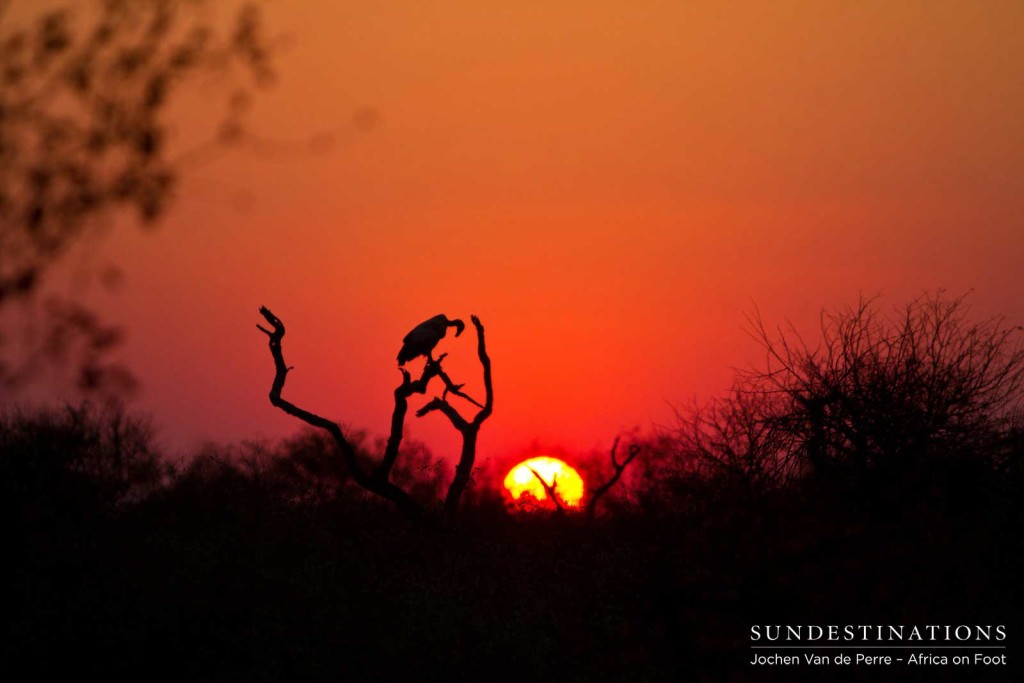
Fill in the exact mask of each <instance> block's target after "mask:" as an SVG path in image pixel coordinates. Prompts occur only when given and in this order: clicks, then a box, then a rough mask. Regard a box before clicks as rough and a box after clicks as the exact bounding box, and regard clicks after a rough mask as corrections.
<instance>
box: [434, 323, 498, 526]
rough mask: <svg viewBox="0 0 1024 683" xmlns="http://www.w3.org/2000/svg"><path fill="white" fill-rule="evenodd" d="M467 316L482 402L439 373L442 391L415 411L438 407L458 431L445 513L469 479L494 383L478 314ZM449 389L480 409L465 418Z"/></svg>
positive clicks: (452, 507) (452, 510)
mask: <svg viewBox="0 0 1024 683" xmlns="http://www.w3.org/2000/svg"><path fill="white" fill-rule="evenodd" d="M470 320H472V322H473V326H474V327H475V328H476V337H477V356H478V357H479V359H480V365H481V366H482V367H483V370H484V392H485V397H484V404H483V405H482V406H480V404H479V403H477V402H476V401H473V400H472V399H470V398H469V397H468V396H466V395H465V394H463V393H462V392H461V388H462V386H463V385H461V384H459V385H456V384H453V383H452V382H451V379H450V378H448V376H447V375H443V376H442V380H443V381H444V383H445V393H444V395H442V396H440V397H435V398H434V399H432V400H431V401H430V402H428V403H427V404H426V405H425V406H423V407H422V408H420V409H419V410H418V411H417V412H416V416H417V417H423V416H424V415H426V414H428V413H431V412H434V411H440V412H441V413H444V415H445V416H447V417H448V419H449V420H450V421H451V423H452V426H454V427H455V429H457V430H458V431H459V433H460V434H462V454H461V456H460V458H459V464H458V465H457V466H456V468H455V476H454V477H453V478H452V483H451V484H450V485H449V486H448V494H447V495H446V496H445V500H444V509H445V513H447V514H448V515H454V514H455V511H456V510H457V509H458V507H459V500H460V499H461V497H462V494H463V492H464V491H465V490H466V486H468V485H469V480H470V478H471V477H472V474H473V464H474V462H476V438H477V434H478V433H479V431H480V425H482V424H483V423H484V420H486V419H487V418H488V417H490V416H491V413H492V412H493V410H494V387H493V385H492V383H491V359H490V357H489V356H488V355H487V344H486V342H485V340H484V326H483V324H482V323H481V322H480V318H478V317H477V316H475V315H474V316H471V317H470ZM449 393H453V394H455V395H457V396H462V397H463V398H466V399H469V400H470V401H471V402H472V403H474V404H475V405H477V406H480V410H479V411H478V412H477V414H476V415H475V416H474V417H473V418H472V419H470V420H467V419H466V418H465V417H463V416H462V415H461V414H460V413H459V411H458V410H456V409H455V407H454V406H453V405H452V404H450V403H449V402H448V401H447V395H448V394H449Z"/></svg>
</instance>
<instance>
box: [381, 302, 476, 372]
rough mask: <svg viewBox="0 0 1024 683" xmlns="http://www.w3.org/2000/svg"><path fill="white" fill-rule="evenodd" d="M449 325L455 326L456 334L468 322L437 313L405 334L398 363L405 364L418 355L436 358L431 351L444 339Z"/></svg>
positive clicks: (458, 333) (460, 331)
mask: <svg viewBox="0 0 1024 683" xmlns="http://www.w3.org/2000/svg"><path fill="white" fill-rule="evenodd" d="M449 327H454V328H455V336H456V337H458V336H459V335H460V334H462V330H463V329H465V327H466V324H465V323H463V322H462V321H461V320H449V319H448V316H446V315H444V314H443V313H442V314H441V315H435V316H434V317H433V318H431V319H430V320H425V321H423V322H421V323H420V324H419V325H417V326H416V327H414V328H413V330H412V332H410V333H409V334H407V335H405V339H403V340H402V350H401V351H399V352H398V364H399V365H405V364H406V363H408V362H409V361H411V360H412V359H413V358H416V357H417V356H426V357H427V358H429V359H430V360H434V356H433V355H431V352H432V351H433V350H434V347H435V346H437V342H439V341H441V340H442V339H444V336H445V334H447V332H448V328H449Z"/></svg>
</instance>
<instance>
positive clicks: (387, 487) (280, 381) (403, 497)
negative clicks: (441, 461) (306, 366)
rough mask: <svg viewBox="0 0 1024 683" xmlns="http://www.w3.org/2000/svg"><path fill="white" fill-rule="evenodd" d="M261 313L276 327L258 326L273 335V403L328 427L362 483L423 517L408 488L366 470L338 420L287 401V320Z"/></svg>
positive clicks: (305, 419)
mask: <svg viewBox="0 0 1024 683" xmlns="http://www.w3.org/2000/svg"><path fill="white" fill-rule="evenodd" d="M260 314H261V315H262V316H263V317H264V318H265V319H266V321H267V322H268V323H269V324H270V327H271V328H272V330H270V329H267V328H265V327H263V326H262V325H257V327H259V329H260V330H261V331H262V332H263V333H264V334H266V335H267V337H269V339H270V354H271V356H272V357H273V358H274V381H273V383H272V384H271V387H270V403H271V404H272V405H274V406H275V407H277V408H280V409H281V410H283V411H284V412H286V413H288V414H289V415H291V416H292V417H296V418H298V419H300V420H302V421H303V422H305V423H306V424H308V425H312V426H313V427H317V428H318V429H323V430H325V431H326V432H327V433H328V434H330V435H331V438H332V439H334V443H335V444H337V446H338V449H339V450H340V451H341V455H342V457H343V458H344V459H345V464H346V466H347V467H348V470H349V473H350V474H351V475H352V478H353V480H355V482H356V483H357V484H358V485H359V486H361V487H363V488H364V489H366V490H367V491H371V492H373V493H375V494H377V495H379V496H381V497H382V498H385V499H387V500H389V501H391V502H392V503H394V504H395V506H396V507H397V508H398V509H399V510H401V511H402V512H404V513H406V514H408V515H410V516H412V517H419V516H420V515H421V514H422V512H423V510H422V507H421V506H420V505H419V503H417V502H416V501H415V500H414V499H413V498H412V497H411V496H410V495H409V494H408V493H407V492H406V491H404V490H403V489H401V488H399V487H398V486H395V485H394V484H392V483H391V482H389V481H387V479H386V478H379V477H376V476H372V475H370V474H368V473H367V472H366V471H364V470H363V467H362V464H361V463H360V462H359V458H358V457H357V456H356V450H355V448H354V447H353V446H352V444H351V443H350V442H349V441H348V439H346V438H345V434H344V432H343V431H342V429H341V426H340V425H338V423H336V422H333V421H331V420H328V419H327V418H325V417H321V416H320V415H317V414H316V413H313V412H310V411H308V410H305V409H303V408H299V407H298V406H296V405H295V404H294V403H291V402H290V401H287V400H285V399H284V398H283V397H282V396H281V391H282V390H283V389H284V383H285V378H286V377H287V375H288V370H289V368H288V366H287V365H286V364H285V362H284V354H283V353H282V350H281V339H282V338H283V337H284V331H285V330H284V323H282V322H281V320H280V318H278V317H277V316H275V315H274V314H273V313H271V312H270V309H268V308H267V307H266V306H263V307H261V308H260ZM403 384H404V382H403Z"/></svg>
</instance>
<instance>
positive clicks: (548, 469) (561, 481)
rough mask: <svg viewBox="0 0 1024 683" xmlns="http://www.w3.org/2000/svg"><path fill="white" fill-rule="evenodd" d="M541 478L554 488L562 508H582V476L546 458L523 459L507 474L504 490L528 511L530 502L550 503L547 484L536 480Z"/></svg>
mask: <svg viewBox="0 0 1024 683" xmlns="http://www.w3.org/2000/svg"><path fill="white" fill-rule="evenodd" d="M534 472H536V474H534ZM538 476H540V478H541V479H543V480H544V483H545V484H547V485H548V486H549V487H551V488H553V489H554V492H555V495H556V496H558V500H559V501H560V502H561V503H562V506H563V507H567V508H578V507H580V503H581V502H582V501H583V477H581V476H580V473H579V472H577V471H576V470H575V469H574V468H573V467H571V466H570V465H568V464H566V463H565V462H563V461H561V460H559V459H558V458H549V457H547V456H539V457H536V458H530V459H529V460H524V461H523V462H521V463H519V464H518V465H516V466H515V467H513V468H512V469H511V470H509V472H508V474H506V475H505V481H504V485H505V490H506V491H508V493H509V495H510V496H511V497H512V501H513V502H514V503H517V504H519V505H520V506H521V507H522V508H524V509H525V508H526V507H528V506H529V504H531V503H536V502H540V501H545V500H548V493H547V491H546V490H545V487H544V484H541V482H540V481H538V480H537V477H538ZM524 496H525V498H524Z"/></svg>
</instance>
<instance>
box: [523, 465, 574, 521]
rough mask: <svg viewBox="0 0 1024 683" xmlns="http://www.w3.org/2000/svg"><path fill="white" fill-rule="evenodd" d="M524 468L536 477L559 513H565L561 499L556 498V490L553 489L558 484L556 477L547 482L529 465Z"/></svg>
mask: <svg viewBox="0 0 1024 683" xmlns="http://www.w3.org/2000/svg"><path fill="white" fill-rule="evenodd" d="M526 469H528V470H530V471H531V472H532V473H533V476H534V477H536V478H537V481H539V482H540V485H541V486H543V487H544V493H546V494H548V498H550V499H551V501H552V502H553V503H554V504H555V510H556V511H557V512H558V513H559V514H563V513H565V508H564V507H562V501H560V500H558V492H557V491H556V490H555V489H556V488H557V485H558V481H557V479H556V480H554V481H553V483H551V484H549V483H547V482H546V481H544V477H542V476H540V473H539V472H538V471H537V470H535V469H533V468H532V467H529V466H527V468H526Z"/></svg>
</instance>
